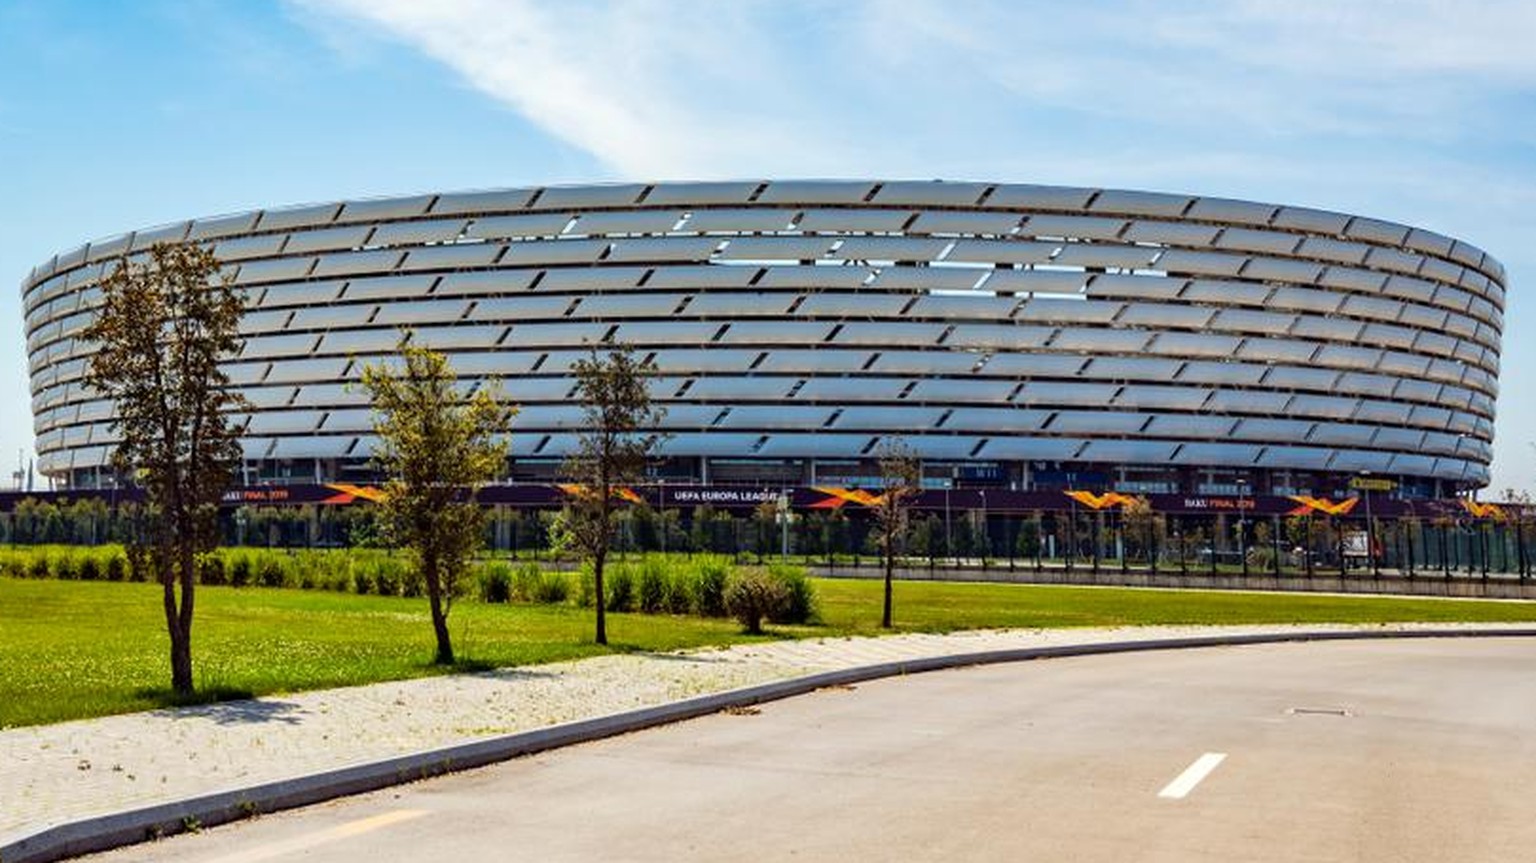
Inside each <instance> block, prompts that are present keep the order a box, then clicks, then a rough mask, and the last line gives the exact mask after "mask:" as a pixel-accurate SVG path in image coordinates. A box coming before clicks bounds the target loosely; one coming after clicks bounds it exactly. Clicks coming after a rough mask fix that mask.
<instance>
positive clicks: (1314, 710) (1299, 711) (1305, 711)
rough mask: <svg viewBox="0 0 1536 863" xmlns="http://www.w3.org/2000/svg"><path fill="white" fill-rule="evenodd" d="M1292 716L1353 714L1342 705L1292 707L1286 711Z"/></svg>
mask: <svg viewBox="0 0 1536 863" xmlns="http://www.w3.org/2000/svg"><path fill="white" fill-rule="evenodd" d="M1285 712H1286V713H1289V714H1291V715H1292V716H1352V715H1353V714H1351V713H1350V712H1349V711H1348V710H1345V709H1344V708H1342V707H1292V708H1290V709H1289V710H1287V711H1285Z"/></svg>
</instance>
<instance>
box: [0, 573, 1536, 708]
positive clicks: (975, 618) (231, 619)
mask: <svg viewBox="0 0 1536 863" xmlns="http://www.w3.org/2000/svg"><path fill="white" fill-rule="evenodd" d="M816 587H817V591H818V595H819V598H820V607H821V616H822V619H823V622H822V623H821V624H820V625H817V626H809V627H788V628H776V629H775V630H774V634H776V635H779V636H808V635H810V636H815V635H830V636H842V635H862V634H874V633H877V632H878V631H879V628H878V625H877V624H878V622H879V603H880V583H879V582H878V581H863V580H859V581H852V580H837V579H820V580H817V581H816ZM895 608H896V621H897V624H898V628H899V629H901V630H906V631H943V630H955V629H971V628H983V627H1070V626H1132V625H1149V624H1234V623H1385V622H1407V621H1532V620H1536V603H1526V602H1481V601H1470V600H1434V599H1392V598H1376V597H1372V598H1354V597H1350V598H1342V597H1327V596H1314V595H1299V594H1245V593H1220V592H1209V591H1165V590H1135V589H1119V588H1077V587H1050V586H1027V585H1002V584H954V583H933V582H901V583H898V584H897V587H896V606H895ZM609 620H610V623H609V633H610V638H611V639H612V641H613V644H612V645H610V646H609V647H607V648H601V647H598V646H597V645H594V644H592V643H591V638H592V612H591V611H590V610H583V609H577V608H574V607H571V606H539V605H484V604H481V603H477V602H469V601H464V602H460V603H458V604H457V605H456V606H455V607H454V610H453V616H452V618H451V620H450V625H451V627H452V630H453V635H454V640H455V642H454V646H455V648H456V651H457V652H458V653H459V655H460V656H461V657H463V658H465V660H466V661H465V662H464V663H463V664H462V665H461V666H460V668H461V670H465V669H474V668H484V667H492V666H505V665H527V664H534V663H541V662H553V661H558V660H564V659H574V658H579V657H583V656H592V655H597V654H601V653H607V652H615V651H659V650H674V649H678V648H685V647H699V646H710V645H724V644H732V643H737V642H742V641H749V640H752V639H750V638H749V637H747V636H743V635H741V634H740V631H739V628H738V627H737V625H736V624H735V623H733V622H731V621H726V620H702V619H699V618H693V617H669V616H647V615H640V614H616V615H611V616H610V618H609ZM167 643H168V642H167V639H166V636H165V631H164V621H163V618H162V616H161V610H160V591H159V588H158V587H157V586H152V585H143V584H123V583H107V582H67V581H51V580H40V581H32V580H17V579H9V578H0V727H10V726H19V725H32V724H39V723H46V722H56V721H60V720H65V719H75V718H81V717H87V716H101V715H106V714H111V713H122V712H127V711H134V710H144V709H149V708H154V707H161V706H165V705H167V704H170V703H172V698H171V697H170V693H169V692H168V691H167V689H166V684H167V683H168V680H169V670H168V668H169V666H168V660H167V656H166V653H167V650H168V648H167ZM193 650H194V657H195V658H194V661H195V670H196V673H197V676H198V685H199V688H200V689H201V690H203V692H204V697H205V698H209V699H212V698H237V697H247V696H251V695H263V694H268V693H275V692H288V691H296V690H303V689H316V688H322V687H328V686H342V685H348V684H358V683H368V682H373V681H380V680H391V679H399V678H407V677H418V676H423V675H428V674H436V673H440V672H441V671H442V669H438V668H434V667H432V666H431V665H429V664H428V663H429V660H430V658H431V656H432V634H431V627H430V625H429V624H428V621H427V607H426V600H424V599H399V598H390V597H378V596H355V595H350V594H340V593H327V592H318V591H298V590H276V589H255V588H246V589H234V588H225V587H202V588H199V589H198V592H197V618H196V624H195V627H194V630H193Z"/></svg>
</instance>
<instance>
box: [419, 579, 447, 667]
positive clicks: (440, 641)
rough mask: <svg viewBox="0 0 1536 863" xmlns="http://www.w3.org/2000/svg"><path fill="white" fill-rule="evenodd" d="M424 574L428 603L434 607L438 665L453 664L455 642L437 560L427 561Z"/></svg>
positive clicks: (433, 621)
mask: <svg viewBox="0 0 1536 863" xmlns="http://www.w3.org/2000/svg"><path fill="white" fill-rule="evenodd" d="M422 570H423V571H422V576H423V578H424V579H425V581H426V582H427V604H428V605H430V606H431V607H432V632H433V633H435V634H436V635H437V656H436V657H434V658H433V660H432V662H433V663H434V664H436V665H452V664H453V642H452V641H451V640H450V638H449V635H448V615H447V613H446V612H444V611H443V583H442V579H441V578H439V577H438V571H437V562H436V561H431V562H425V563H424V565H423V566H422Z"/></svg>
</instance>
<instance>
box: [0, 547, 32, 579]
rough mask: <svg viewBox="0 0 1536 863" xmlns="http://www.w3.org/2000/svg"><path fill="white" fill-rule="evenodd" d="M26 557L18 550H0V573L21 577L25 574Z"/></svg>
mask: <svg viewBox="0 0 1536 863" xmlns="http://www.w3.org/2000/svg"><path fill="white" fill-rule="evenodd" d="M27 562H28V561H27V558H26V557H25V556H24V555H23V554H22V553H21V552H19V551H6V550H0V575H3V576H6V577H8V578H23V577H25V576H26V574H27Z"/></svg>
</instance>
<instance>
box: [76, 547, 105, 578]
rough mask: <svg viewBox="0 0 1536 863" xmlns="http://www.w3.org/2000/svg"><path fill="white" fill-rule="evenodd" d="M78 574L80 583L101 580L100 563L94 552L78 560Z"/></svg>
mask: <svg viewBox="0 0 1536 863" xmlns="http://www.w3.org/2000/svg"><path fill="white" fill-rule="evenodd" d="M78 574H79V576H80V580H81V581H100V580H101V576H102V572H101V561H100V560H99V559H97V557H96V555H95V553H94V552H87V553H86V554H85V555H83V556H82V557H81V558H80V571H79V573H78Z"/></svg>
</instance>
